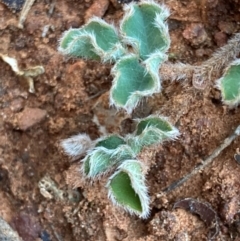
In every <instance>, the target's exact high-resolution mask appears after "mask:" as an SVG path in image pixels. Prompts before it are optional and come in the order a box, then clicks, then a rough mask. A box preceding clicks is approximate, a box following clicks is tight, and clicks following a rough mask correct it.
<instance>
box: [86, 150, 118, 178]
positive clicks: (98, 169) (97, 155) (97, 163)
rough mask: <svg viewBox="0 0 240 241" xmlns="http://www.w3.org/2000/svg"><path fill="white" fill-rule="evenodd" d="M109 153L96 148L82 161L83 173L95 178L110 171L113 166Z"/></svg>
mask: <svg viewBox="0 0 240 241" xmlns="http://www.w3.org/2000/svg"><path fill="white" fill-rule="evenodd" d="M111 154H112V152H111V151H107V150H106V149H105V148H104V149H103V148H98V149H95V150H93V151H92V152H90V153H89V154H88V155H87V156H86V157H85V158H84V159H83V161H82V162H83V173H84V174H85V175H87V176H88V177H90V178H95V177H97V176H99V175H101V174H104V173H106V172H108V171H110V170H111V168H112V167H113V165H114V164H115V162H114V160H113V159H112V158H111Z"/></svg>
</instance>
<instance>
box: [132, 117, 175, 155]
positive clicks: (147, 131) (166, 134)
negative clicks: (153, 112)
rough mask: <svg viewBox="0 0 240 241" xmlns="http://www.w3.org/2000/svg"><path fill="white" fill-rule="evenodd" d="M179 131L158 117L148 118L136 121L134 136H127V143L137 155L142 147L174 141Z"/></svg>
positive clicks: (164, 119)
mask: <svg viewBox="0 0 240 241" xmlns="http://www.w3.org/2000/svg"><path fill="white" fill-rule="evenodd" d="M178 135H179V131H178V130H177V129H176V128H175V127H174V126H173V125H171V124H170V122H169V121H168V120H167V119H166V118H164V117H159V116H148V117H147V118H144V119H139V120H138V125H137V128H136V131H135V136H128V138H127V143H128V145H130V146H131V148H132V150H133V151H134V152H135V153H136V154H138V153H139V152H140V151H141V150H142V148H143V147H145V146H150V145H153V144H160V143H162V142H163V141H165V140H171V139H175V138H176V137H177V136H178Z"/></svg>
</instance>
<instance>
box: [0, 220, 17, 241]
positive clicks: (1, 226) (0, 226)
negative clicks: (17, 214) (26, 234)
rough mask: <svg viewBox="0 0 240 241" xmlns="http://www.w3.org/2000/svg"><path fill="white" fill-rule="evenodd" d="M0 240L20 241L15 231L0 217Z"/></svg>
mask: <svg viewBox="0 0 240 241" xmlns="http://www.w3.org/2000/svg"><path fill="white" fill-rule="evenodd" d="M0 240H5V241H22V239H21V238H20V237H19V235H18V234H17V232H16V231H14V230H13V229H12V228H11V227H10V225H9V224H8V223H6V222H5V221H4V220H3V219H2V218H1V217H0Z"/></svg>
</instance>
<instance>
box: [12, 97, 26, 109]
mask: <svg viewBox="0 0 240 241" xmlns="http://www.w3.org/2000/svg"><path fill="white" fill-rule="evenodd" d="M23 104H24V101H23V99H22V98H20V97H19V98H16V99H14V100H13V101H12V102H11V104H10V109H11V110H12V111H13V112H19V111H21V110H22V109H23Z"/></svg>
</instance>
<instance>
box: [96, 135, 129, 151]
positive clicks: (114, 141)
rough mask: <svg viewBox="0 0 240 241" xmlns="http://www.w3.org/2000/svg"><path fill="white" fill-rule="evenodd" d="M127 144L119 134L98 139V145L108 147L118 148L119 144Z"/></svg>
mask: <svg viewBox="0 0 240 241" xmlns="http://www.w3.org/2000/svg"><path fill="white" fill-rule="evenodd" d="M123 144H126V142H125V141H124V139H123V138H121V137H119V136H118V135H111V136H108V137H104V138H101V139H100V140H99V141H97V144H96V147H100V146H101V147H105V148H106V149H110V150H111V149H116V148H117V147H118V146H120V145H123Z"/></svg>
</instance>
